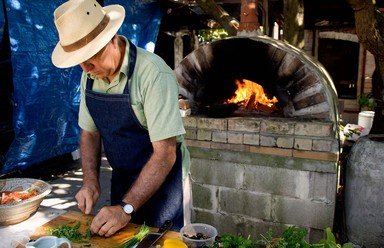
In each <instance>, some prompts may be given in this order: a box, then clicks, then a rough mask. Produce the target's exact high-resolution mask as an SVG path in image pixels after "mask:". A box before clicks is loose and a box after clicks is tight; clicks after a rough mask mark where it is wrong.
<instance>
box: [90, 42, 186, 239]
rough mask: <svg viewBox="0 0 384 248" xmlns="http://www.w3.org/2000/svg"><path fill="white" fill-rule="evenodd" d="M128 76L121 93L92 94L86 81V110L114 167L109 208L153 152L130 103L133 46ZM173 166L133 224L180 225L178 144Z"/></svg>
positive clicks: (146, 134) (134, 51) (180, 190)
mask: <svg viewBox="0 0 384 248" xmlns="http://www.w3.org/2000/svg"><path fill="white" fill-rule="evenodd" d="M129 47H130V49H129V74H128V81H127V84H126V86H125V88H124V92H123V94H105V93H98V92H94V91H92V86H93V80H92V79H90V78H89V79H88V80H87V86H86V90H85V99H86V104H87V107H88V110H89V112H90V114H91V116H92V118H93V120H94V122H95V124H96V127H97V129H98V130H99V132H100V134H101V137H102V141H103V145H104V152H105V154H106V156H107V159H108V162H109V164H110V165H111V167H112V168H113V171H112V179H111V205H116V204H119V203H121V201H122V198H123V197H124V195H125V194H126V192H127V191H128V189H129V188H130V187H131V186H132V184H133V182H134V181H135V180H136V178H137V177H138V175H139V174H140V171H141V169H142V168H143V166H144V165H145V164H146V162H147V161H148V160H149V158H150V156H151V154H152V153H153V148H152V143H151V141H150V138H149V133H148V131H147V130H146V129H145V128H143V127H142V126H141V124H140V123H139V121H138V120H137V118H136V116H135V113H134V112H133V110H132V108H131V104H130V95H129V87H128V84H129V80H130V78H131V76H132V73H133V71H134V68H135V64H136V54H137V52H136V47H135V46H134V45H133V44H132V43H131V42H130V44H129ZM176 154H177V158H176V162H175V165H174V166H173V168H172V170H171V172H170V173H169V175H168V176H167V179H166V181H165V182H164V184H163V185H162V187H161V188H160V189H159V190H158V191H157V193H156V194H155V195H154V196H153V197H152V198H151V199H150V200H149V201H148V202H147V203H146V204H144V205H143V206H142V207H141V208H140V209H139V211H138V212H136V213H135V214H134V215H133V216H132V222H133V223H136V224H142V223H145V224H146V225H149V226H153V227H160V226H161V225H162V224H163V222H164V221H165V220H172V221H173V228H172V230H175V231H179V230H180V228H181V227H182V226H183V187H182V157H181V150H180V145H177V151H176Z"/></svg>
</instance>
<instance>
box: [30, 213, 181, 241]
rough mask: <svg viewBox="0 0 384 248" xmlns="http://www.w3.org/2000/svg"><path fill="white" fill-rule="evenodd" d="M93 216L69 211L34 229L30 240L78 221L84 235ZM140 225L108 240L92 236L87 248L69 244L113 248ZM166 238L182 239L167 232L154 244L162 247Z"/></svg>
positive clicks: (178, 234) (154, 230) (129, 225)
mask: <svg viewBox="0 0 384 248" xmlns="http://www.w3.org/2000/svg"><path fill="white" fill-rule="evenodd" d="M92 219H93V216H91V215H84V214H83V213H81V212H77V211H72V210H69V211H67V212H65V213H63V214H62V215H59V216H58V217H56V218H54V219H52V220H51V221H49V222H48V223H46V224H44V225H42V226H39V227H38V228H36V230H35V231H34V232H33V233H32V235H31V239H38V238H39V237H42V236H47V235H49V234H48V233H47V230H46V229H47V228H50V229H54V228H55V227H57V226H60V225H63V224H70V223H72V224H71V225H73V224H76V223H77V222H78V221H80V223H81V225H80V228H79V231H80V232H81V233H85V230H86V229H87V222H88V221H90V220H92ZM140 227H141V225H136V224H132V223H129V224H128V226H126V227H125V228H123V229H122V230H120V231H119V232H117V233H116V234H115V235H113V236H112V237H109V238H105V237H100V236H97V235H94V236H92V238H91V239H90V240H89V243H87V246H85V244H84V243H73V242H72V243H71V245H72V247H74V248H76V247H95V248H96V247H100V248H104V247H105V248H113V247H117V246H119V245H121V244H122V243H124V242H125V241H127V240H128V239H130V238H132V237H133V236H134V235H135V234H136V233H137V232H138V230H139V229H140ZM157 230H158V229H157V228H152V227H150V231H151V232H156V231H157ZM167 238H175V239H179V240H181V239H182V237H181V235H180V233H178V232H174V231H167V232H166V233H165V234H164V236H163V237H162V238H161V239H160V240H159V241H158V242H157V243H156V244H160V245H162V244H163V242H164V240H165V239H167Z"/></svg>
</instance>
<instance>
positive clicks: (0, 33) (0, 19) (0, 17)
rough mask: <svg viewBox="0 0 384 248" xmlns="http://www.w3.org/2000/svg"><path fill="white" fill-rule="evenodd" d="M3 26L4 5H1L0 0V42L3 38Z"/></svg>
mask: <svg viewBox="0 0 384 248" xmlns="http://www.w3.org/2000/svg"><path fill="white" fill-rule="evenodd" d="M4 27H5V16H4V7H3V2H0V42H1V41H2V40H3V34H4Z"/></svg>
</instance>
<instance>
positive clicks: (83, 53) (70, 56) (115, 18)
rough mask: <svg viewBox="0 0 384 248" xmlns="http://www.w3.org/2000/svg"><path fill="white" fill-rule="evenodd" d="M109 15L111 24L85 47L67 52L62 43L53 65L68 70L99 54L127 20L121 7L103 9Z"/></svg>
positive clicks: (112, 6)
mask: <svg viewBox="0 0 384 248" xmlns="http://www.w3.org/2000/svg"><path fill="white" fill-rule="evenodd" d="M103 9H104V10H105V12H106V13H107V14H108V15H109V18H110V20H109V22H108V25H107V26H106V27H105V29H104V30H103V31H102V32H101V33H100V34H99V35H98V36H97V37H96V38H95V39H93V40H92V41H91V42H89V43H88V44H87V45H85V46H84V47H82V48H80V49H78V50H76V51H74V52H65V51H64V49H63V47H62V46H61V45H60V42H58V43H57V45H56V47H55V48H54V50H53V52H52V57H51V59H52V63H53V64H54V65H55V66H56V67H58V68H68V67H73V66H75V65H78V64H81V63H82V62H84V61H86V60H88V59H89V58H91V57H92V56H93V55H95V54H96V53H97V52H99V51H100V50H101V49H102V48H103V47H104V46H105V45H107V43H108V42H109V41H110V40H111V39H112V37H113V36H114V35H115V34H116V33H117V31H118V30H119V28H120V26H121V24H122V23H123V21H124V18H125V9H124V8H123V7H122V6H120V5H109V6H106V7H103Z"/></svg>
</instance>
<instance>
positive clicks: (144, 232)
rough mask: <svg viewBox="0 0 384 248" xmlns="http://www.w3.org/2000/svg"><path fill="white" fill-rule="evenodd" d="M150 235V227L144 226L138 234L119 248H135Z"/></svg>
mask: <svg viewBox="0 0 384 248" xmlns="http://www.w3.org/2000/svg"><path fill="white" fill-rule="evenodd" d="M148 233H149V227H148V226H146V225H145V224H143V225H142V226H141V227H140V230H139V232H138V233H136V234H135V235H134V236H133V237H132V238H130V239H128V240H127V241H125V242H124V243H123V244H121V245H119V246H118V248H132V247H135V245H137V244H138V243H139V242H140V241H141V240H142V239H143V238H144V236H145V235H147V234H148Z"/></svg>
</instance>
